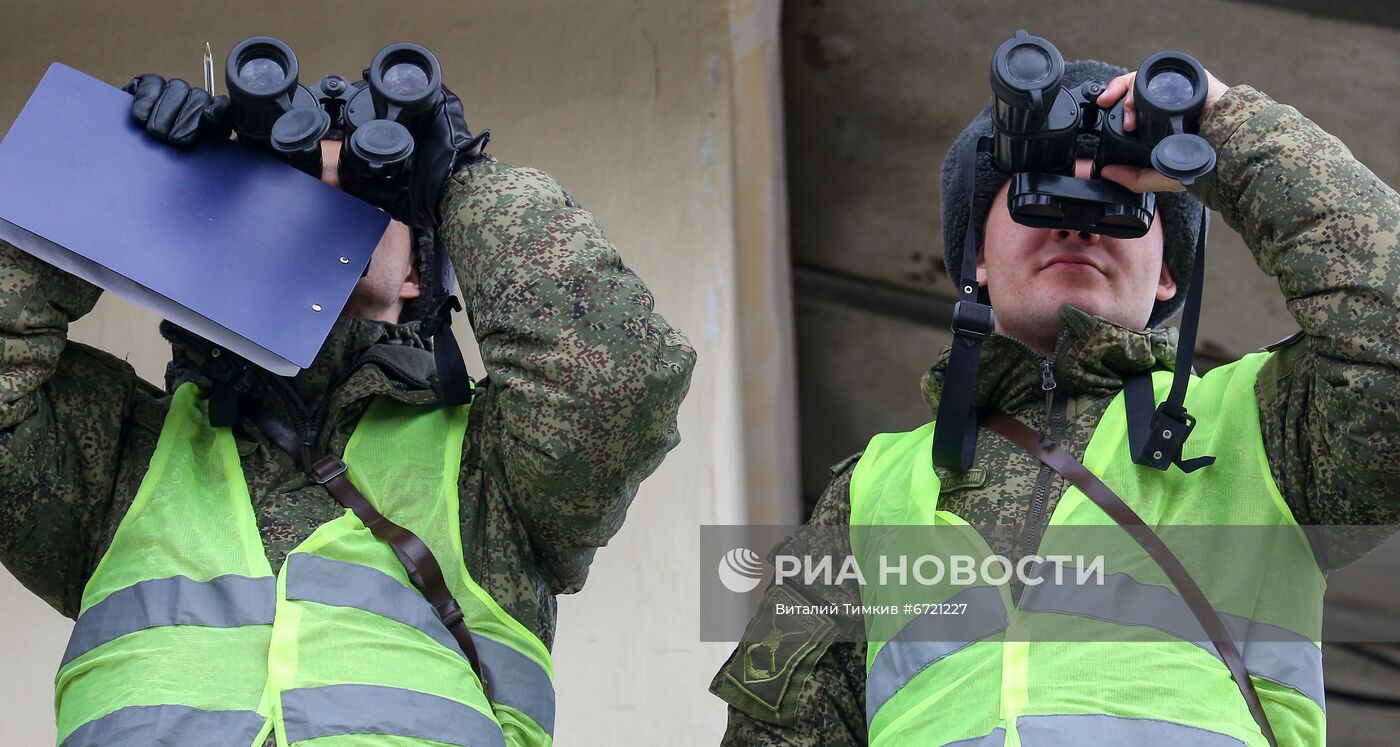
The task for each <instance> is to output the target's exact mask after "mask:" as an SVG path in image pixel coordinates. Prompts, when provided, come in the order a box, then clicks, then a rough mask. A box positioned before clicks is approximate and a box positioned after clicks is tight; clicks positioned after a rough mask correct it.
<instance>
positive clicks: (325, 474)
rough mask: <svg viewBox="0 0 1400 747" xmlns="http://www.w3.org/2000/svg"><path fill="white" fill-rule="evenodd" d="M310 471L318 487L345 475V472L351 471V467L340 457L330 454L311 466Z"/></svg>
mask: <svg viewBox="0 0 1400 747" xmlns="http://www.w3.org/2000/svg"><path fill="white" fill-rule="evenodd" d="M309 469H310V471H311V479H313V480H315V481H316V484H317V485H325V484H326V483H328V482H330V481H331V480H334V479H335V478H337V477H340V476H341V475H343V474H345V470H347V469H349V466H348V465H346V464H345V462H342V461H341V460H340V459H339V458H338V457H335V456H331V455H329V454H328V455H326V456H323V457H321V458H320V459H317V460H316V463H315V464H313V465H311V467H310V468H309Z"/></svg>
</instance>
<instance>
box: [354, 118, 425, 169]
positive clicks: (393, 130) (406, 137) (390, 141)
mask: <svg viewBox="0 0 1400 747" xmlns="http://www.w3.org/2000/svg"><path fill="white" fill-rule="evenodd" d="M350 147H352V148H354V149H355V152H356V155H358V156H360V157H361V158H364V159H365V160H366V161H367V162H370V163H372V164H373V163H388V162H392V161H398V160H401V159H404V158H407V157H408V156H409V154H411V153H412V152H413V136H412V135H410V134H409V133H408V128H406V127H404V126H403V125H401V124H399V123H398V122H393V121H390V120H387V119H375V120H371V121H370V122H368V123H366V124H365V125H364V126H363V127H360V128H358V129H356V130H355V134H354V135H351V136H350Z"/></svg>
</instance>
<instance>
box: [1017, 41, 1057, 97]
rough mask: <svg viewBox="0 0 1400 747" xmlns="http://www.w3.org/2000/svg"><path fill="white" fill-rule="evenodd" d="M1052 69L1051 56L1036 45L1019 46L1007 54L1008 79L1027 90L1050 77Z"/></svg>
mask: <svg viewBox="0 0 1400 747" xmlns="http://www.w3.org/2000/svg"><path fill="white" fill-rule="evenodd" d="M1051 67H1052V66H1051V63H1050V55H1048V54H1046V53H1045V50H1044V49H1041V48H1040V47H1039V46H1037V45H1034V44H1018V45H1016V46H1015V47H1013V48H1012V49H1011V50H1010V51H1008V52H1007V53H1006V72H1007V77H1008V78H1010V79H1011V80H1012V81H1014V82H1016V83H1018V84H1020V85H1022V86H1025V87H1026V88H1035V87H1037V86H1036V84H1037V83H1040V82H1042V81H1044V80H1045V79H1046V78H1048V77H1050V69H1051Z"/></svg>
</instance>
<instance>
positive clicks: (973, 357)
mask: <svg viewBox="0 0 1400 747" xmlns="http://www.w3.org/2000/svg"><path fill="white" fill-rule="evenodd" d="M991 149H992V139H991V138H989V137H981V138H978V140H977V144H976V146H975V147H972V148H968V149H966V150H965V151H964V152H963V156H962V159H961V161H962V162H961V164H960V167H961V169H962V176H963V182H964V188H965V189H966V191H967V195H968V198H967V200H968V213H967V216H968V217H967V230H966V231H965V232H964V234H963V253H962V262H961V263H960V267H959V272H958V274H959V278H958V300H957V303H956V304H954V306H953V325H952V329H953V346H952V350H951V352H950V354H949V356H948V368H947V370H946V371H944V374H943V393H942V394H941V395H940V397H939V400H938V413H937V415H936V418H937V423H938V426H937V427H936V428H934V432H933V464H934V466H937V467H943V468H945V469H950V470H955V471H958V472H965V471H967V470H968V469H970V468H971V467H972V464H973V461H974V460H975V458H976V449H977V421H978V413H977V412H976V408H975V407H973V404H972V395H973V390H974V388H975V387H976V384H977V371H978V369H979V368H980V366H981V360H982V341H983V340H985V339H987V338H988V337H990V336H991V335H992V333H993V332H994V331H995V329H996V315H995V314H994V313H993V311H992V307H991V304H987V303H983V302H982V300H981V297H980V295H979V290H978V284H977V229H976V224H975V221H974V220H973V215H974V210H975V203H976V170H977V169H976V166H977V155H978V154H979V153H986V152H990V151H991ZM1209 214H1210V211H1209V210H1204V211H1202V213H1201V226H1200V231H1199V232H1198V234H1197V236H1196V256H1195V261H1194V264H1193V266H1192V270H1191V280H1190V284H1189V285H1188V286H1187V290H1186V305H1185V312H1184V313H1183V315H1182V323H1181V336H1180V337H1179V339H1178V345H1177V350H1176V366H1175V372H1174V374H1173V378H1172V387H1171V390H1170V392H1169V393H1168V394H1167V398H1166V400H1164V401H1163V402H1162V403H1161V404H1160V405H1155V406H1154V403H1155V400H1156V397H1155V395H1154V391H1153V387H1152V372H1151V371H1145V372H1143V373H1141V374H1139V375H1137V376H1134V377H1131V378H1129V379H1128V380H1127V381H1125V382H1124V387H1123V389H1124V397H1125V400H1126V401H1125V405H1126V408H1127V417H1128V447H1129V451H1130V455H1131V456H1132V459H1133V461H1134V462H1135V463H1137V464H1141V465H1144V466H1148V467H1153V468H1155V469H1159V470H1162V471H1166V470H1167V469H1169V468H1170V467H1171V466H1172V465H1173V464H1175V465H1177V466H1178V467H1180V468H1181V470H1182V471H1183V472H1193V471H1195V470H1197V469H1200V468H1201V467H1205V466H1207V465H1209V464H1211V463H1213V462H1214V461H1215V457H1213V456H1202V457H1197V458H1195V459H1188V460H1182V459H1181V449H1182V446H1183V445H1184V444H1185V443H1186V439H1187V437H1189V436H1190V435H1191V431H1192V429H1194V428H1195V425H1196V420H1195V418H1193V417H1191V414H1190V413H1188V412H1187V411H1186V407H1185V404H1184V402H1185V399H1186V386H1187V383H1188V382H1189V381H1190V378H1191V363H1192V360H1193V359H1194V357H1195V348H1196V329H1197V327H1198V325H1199V323H1200V317H1201V289H1202V286H1203V285H1204V284H1205V282H1204V281H1205V246H1206V230H1207V228H1208V224H1209V220H1208V216H1209Z"/></svg>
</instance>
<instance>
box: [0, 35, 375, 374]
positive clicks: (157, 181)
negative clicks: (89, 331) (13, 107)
mask: <svg viewBox="0 0 1400 747" xmlns="http://www.w3.org/2000/svg"><path fill="white" fill-rule="evenodd" d="M130 111H131V96H130V95H129V94H127V93H125V92H123V91H121V90H119V89H116V88H113V87H111V86H109V85H107V84H106V83H103V82H102V81H100V80H97V79H96V78H93V77H91V76H88V75H86V74H84V73H81V72H79V71H77V70H74V69H73V68H70V67H67V66H66V65H63V64H60V63H57V62H55V63H54V64H53V65H52V66H50V67H49V69H48V72H47V73H46V74H45V75H44V78H43V80H42V81H41V82H40V83H39V87H38V88H36V89H35V90H34V93H33V94H32V95H31V96H30V98H29V102H28V103H26V104H25V106H24V110H23V111H22V112H21V113H20V115H19V118H18V119H16V120H15V123H14V125H13V126H12V127H11V128H10V131H9V134H8V135H6V136H5V139H4V141H3V142H0V239H4V240H6V241H8V242H10V243H11V244H14V245H15V246H17V247H19V248H20V249H23V250H24V251H26V252H28V253H30V254H32V255H34V256H36V257H39V258H40V259H42V260H44V261H46V262H48V263H50V264H52V265H55V266H57V267H59V268H61V269H64V270H66V271H68V272H70V273H72V274H74V275H77V276H78V277H81V278H83V279H84V280H87V281H88V282H90V283H93V284H95V285H98V286H101V287H102V288H105V289H107V290H110V291H112V292H114V293H117V294H118V295H121V296H123V297H125V298H127V299H129V300H131V301H133V302H135V303H137V304H139V305H141V306H144V307H146V308H148V309H150V310H151V311H153V312H154V313H156V314H159V315H160V316H161V317H163V318H165V319H169V320H170V321H172V322H174V323H176V324H178V325H180V326H181V327H184V328H185V329H188V330H190V331H192V332H194V333H196V334H198V335H200V336H202V337H204V338H206V339H208V340H210V341H211V342H213V343H215V344H216V345H220V346H222V347H224V348H226V349H228V350H230V351H232V352H234V353H237V354H239V355H241V356H243V357H244V358H246V359H248V360H249V361H252V362H253V363H255V364H257V365H259V366H261V367H263V368H265V369H267V370H268V371H271V372H273V373H276V374H280V375H283V376H290V375H293V374H295V373H296V372H297V370H299V369H302V368H305V367H307V366H309V365H311V362H312V360H314V359H315V357H316V353H317V351H318V350H320V348H321V344H322V343H323V342H325V339H326V335H328V334H329V333H330V329H331V325H332V324H334V322H335V320H336V317H338V316H339V315H340V311H341V309H342V308H343V307H344V306H345V302H346V300H347V299H348V298H349V297H350V292H351V291H352V290H353V289H354V287H355V283H356V282H357V281H358V280H359V278H360V274H361V272H362V271H363V270H364V268H365V266H366V265H367V264H368V263H369V258H370V255H371V254H373V253H374V248H375V246H377V245H378V243H379V239H380V237H381V236H382V235H383V234H384V230H385V229H386V228H387V226H388V223H389V216H388V215H387V214H386V213H384V212H383V211H381V210H379V209H377V208H375V207H373V206H371V205H370V204H368V203H366V202H363V201H361V200H359V199H357V198H354V197H351V196H350V195H348V194H346V193H344V192H342V191H340V190H338V189H335V188H334V187H331V186H329V185H327V184H325V183H323V182H321V181H320V180H318V179H315V178H313V177H311V176H308V175H307V174H304V173H302V172H300V171H298V170H296V169H294V168H292V167H290V166H288V165H286V164H284V163H282V162H281V161H278V160H277V159H276V158H274V157H273V156H270V155H268V154H265V153H260V152H257V151H254V150H252V149H250V148H247V147H244V146H240V145H238V144H237V143H234V142H232V141H229V142H219V143H199V144H196V145H195V146H194V147H192V148H188V149H181V148H175V147H171V146H169V145H166V144H163V143H160V142H158V141H156V140H155V139H153V138H151V137H150V136H149V135H147V134H146V133H145V131H144V130H143V129H142V128H141V127H140V125H138V124H137V123H136V122H135V120H133V119H132V117H131V113H130Z"/></svg>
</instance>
